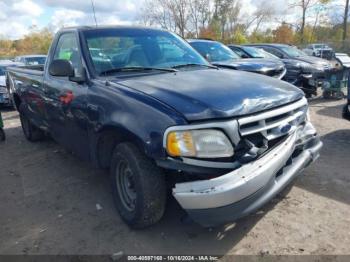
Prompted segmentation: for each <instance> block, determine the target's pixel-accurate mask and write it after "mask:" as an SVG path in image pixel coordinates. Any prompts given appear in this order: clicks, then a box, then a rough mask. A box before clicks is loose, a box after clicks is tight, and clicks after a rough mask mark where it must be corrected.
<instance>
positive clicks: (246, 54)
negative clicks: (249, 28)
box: [228, 45, 280, 60]
mask: <svg viewBox="0 0 350 262" xmlns="http://www.w3.org/2000/svg"><path fill="white" fill-rule="evenodd" d="M228 47H229V48H230V49H231V50H232V51H233V52H235V53H236V54H238V55H239V56H240V57H241V58H243V59H246V58H266V59H276V60H280V59H279V58H278V57H277V56H275V55H273V54H271V53H269V52H266V51H265V50H263V49H261V48H257V47H252V46H244V45H228Z"/></svg>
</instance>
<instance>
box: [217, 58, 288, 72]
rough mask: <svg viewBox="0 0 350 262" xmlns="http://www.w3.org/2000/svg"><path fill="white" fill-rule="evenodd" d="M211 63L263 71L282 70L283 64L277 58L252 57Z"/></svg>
mask: <svg viewBox="0 0 350 262" xmlns="http://www.w3.org/2000/svg"><path fill="white" fill-rule="evenodd" d="M212 64H213V65H216V66H222V67H228V68H233V69H237V70H242V71H249V72H258V73H260V72H263V71H271V70H282V69H283V67H284V65H283V63H282V62H280V61H278V60H272V59H263V58H261V59H260V58H252V59H237V60H229V61H221V62H212Z"/></svg>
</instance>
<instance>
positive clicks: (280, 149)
mask: <svg viewBox="0 0 350 262" xmlns="http://www.w3.org/2000/svg"><path fill="white" fill-rule="evenodd" d="M321 147H322V142H321V141H320V140H319V138H318V137H317V136H316V130H315V129H314V127H313V126H312V124H311V123H307V124H306V126H305V127H303V128H302V129H298V130H297V131H295V132H294V133H293V134H292V135H290V137H289V138H288V139H287V140H286V141H284V142H283V143H282V144H280V145H279V146H277V147H276V148H274V149H273V150H271V151H270V152H269V153H268V154H267V155H265V156H263V157H262V158H260V159H259V160H257V161H255V162H252V163H249V164H247V165H244V166H243V167H241V168H239V169H237V170H234V171H232V172H230V173H228V174H226V175H223V176H220V177H218V178H215V179H211V180H206V181H195V182H189V183H181V184H176V185H175V188H174V189H173V195H174V197H175V198H176V200H177V201H178V202H179V203H180V205H181V206H182V207H183V208H184V209H186V210H187V211H190V212H189V213H193V211H196V210H197V211H199V213H200V211H201V210H215V209H217V208H223V207H228V206H231V205H234V204H235V203H239V202H240V201H242V200H244V199H247V198H249V197H251V196H253V195H254V194H255V193H256V192H258V191H261V190H262V189H264V188H266V187H267V185H269V184H270V183H271V181H274V182H273V183H272V184H271V188H273V187H275V188H274V189H273V190H272V191H273V194H272V195H271V192H272V191H271V190H267V191H270V193H269V194H270V195H271V196H270V197H269V199H271V198H272V197H273V196H275V195H276V194H277V193H278V192H279V191H280V190H282V189H283V188H284V187H285V186H286V185H287V184H289V182H291V180H292V179H293V178H294V177H295V176H296V175H298V174H299V173H300V172H301V171H302V170H303V169H304V168H305V167H306V166H307V165H309V164H310V163H311V162H313V161H314V160H315V159H317V158H318V156H319V151H320V149H321ZM297 148H302V152H301V153H300V154H299V155H298V156H297V157H295V158H293V157H292V155H293V153H294V152H295V150H296V149H297ZM288 163H289V164H288ZM281 172H282V173H281ZM277 174H279V175H278V176H276V175H277ZM271 188H270V189H271ZM263 202H264V201H263ZM265 202H266V201H265ZM265 202H264V203H265ZM264 203H261V204H259V205H258V206H257V205H256V203H249V205H252V204H253V206H255V208H254V209H257V208H259V207H260V206H261V205H263V204H264ZM241 209H242V211H243V210H245V209H246V208H245V207H244V206H242V208H241ZM252 211H254V210H251V212H252ZM195 213H196V212H195ZM197 213H198V212H197ZM236 213H237V212H236ZM243 215H246V214H245V213H244V212H243V213H242V215H239V214H235V215H234V216H233V217H234V218H236V217H237V216H238V217H240V216H243ZM228 219H229V217H228ZM222 220H223V221H226V220H227V218H222ZM202 224H205V223H202Z"/></svg>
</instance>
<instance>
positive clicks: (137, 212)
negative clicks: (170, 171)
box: [111, 143, 166, 228]
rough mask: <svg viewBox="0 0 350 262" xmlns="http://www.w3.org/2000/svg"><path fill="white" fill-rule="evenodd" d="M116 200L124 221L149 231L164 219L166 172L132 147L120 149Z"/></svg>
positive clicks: (114, 172)
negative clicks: (150, 227) (147, 228)
mask: <svg viewBox="0 0 350 262" xmlns="http://www.w3.org/2000/svg"><path fill="white" fill-rule="evenodd" d="M111 182H112V191H113V198H114V202H115V205H116V208H117V210H118V211H119V214H120V216H121V217H122V219H123V220H124V221H125V223H127V224H128V225H129V226H130V227H132V228H145V227H148V226H151V225H153V224H155V223H157V222H158V221H159V220H160V219H161V218H162V216H163V214H164V210H165V203H166V186H165V180H164V175H163V174H162V170H161V169H160V168H159V167H157V166H156V164H155V163H154V162H153V161H152V160H150V159H148V158H147V157H146V156H145V155H144V154H143V153H142V152H140V150H139V149H138V148H137V147H136V146H134V145H133V144H131V143H121V144H119V145H117V146H116V148H115V150H114V153H113V156H112V160H111Z"/></svg>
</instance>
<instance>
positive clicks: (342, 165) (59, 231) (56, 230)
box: [0, 99, 350, 255]
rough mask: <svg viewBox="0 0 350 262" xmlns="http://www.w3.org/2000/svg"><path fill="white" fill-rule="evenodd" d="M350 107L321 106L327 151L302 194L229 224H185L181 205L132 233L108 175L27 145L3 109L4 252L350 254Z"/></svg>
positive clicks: (317, 112)
mask: <svg viewBox="0 0 350 262" xmlns="http://www.w3.org/2000/svg"><path fill="white" fill-rule="evenodd" d="M343 104H344V101H324V100H322V99H316V100H314V101H312V102H311V118H312V120H313V123H314V124H315V125H316V127H317V129H318V131H319V133H320V134H321V136H322V140H323V142H324V144H325V146H324V149H323V150H322V156H321V158H320V159H319V160H318V161H317V162H316V163H314V164H313V165H312V166H311V167H309V168H308V169H307V170H306V171H305V172H304V176H301V177H300V178H299V179H298V180H297V181H296V182H295V185H294V187H292V188H290V189H289V190H287V191H285V192H284V193H283V194H282V195H280V196H278V197H277V198H276V199H274V200H273V201H272V202H271V203H270V204H268V205H267V206H266V207H264V209H263V210H261V211H259V212H258V213H256V214H254V215H251V216H249V217H247V218H244V219H241V220H239V221H238V222H237V223H235V224H232V225H227V226H225V227H220V228H214V229H204V228H201V227H199V226H197V225H195V224H192V223H188V222H186V219H183V218H184V216H185V214H184V212H183V211H182V210H181V209H180V207H179V206H178V205H177V203H176V202H175V201H174V200H173V199H171V198H170V199H169V205H168V208H167V211H166V214H165V217H164V218H163V219H162V221H161V222H160V223H159V224H157V225H155V226H154V227H151V228H149V229H146V230H142V231H133V230H130V229H129V228H128V227H127V226H126V225H125V224H124V223H123V222H122V221H121V219H120V217H119V215H118V213H117V212H116V211H115V209H114V206H113V202H112V197H111V190H110V187H109V183H108V177H107V174H106V173H105V172H104V171H101V170H96V169H93V168H91V167H90V166H89V164H88V163H84V162H81V161H80V160H78V159H77V158H76V157H75V156H74V155H71V154H70V153H67V152H66V151H65V150H64V149H63V148H62V147H60V146H59V145H57V144H56V143H54V142H52V141H50V140H48V141H44V142H40V143H34V144H33V143H29V142H27V141H26V140H25V139H24V137H23V135H22V130H21V128H20V123H19V119H18V115H17V113H16V112H14V111H3V118H4V120H5V126H6V127H5V131H6V134H7V141H6V142H5V143H1V144H0V214H1V215H0V233H1V234H0V254H113V253H117V252H123V253H124V254H201V255H202V254H216V255H224V254H241V255H242V254H243V255H244V254H260V255H261V254H278V255H291V254H292V255H293V254H313V255H322V254H328V255H340V254H348V255H349V254H350V190H349V188H350V122H348V121H346V120H343V119H342V118H341V108H342V105H343Z"/></svg>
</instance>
